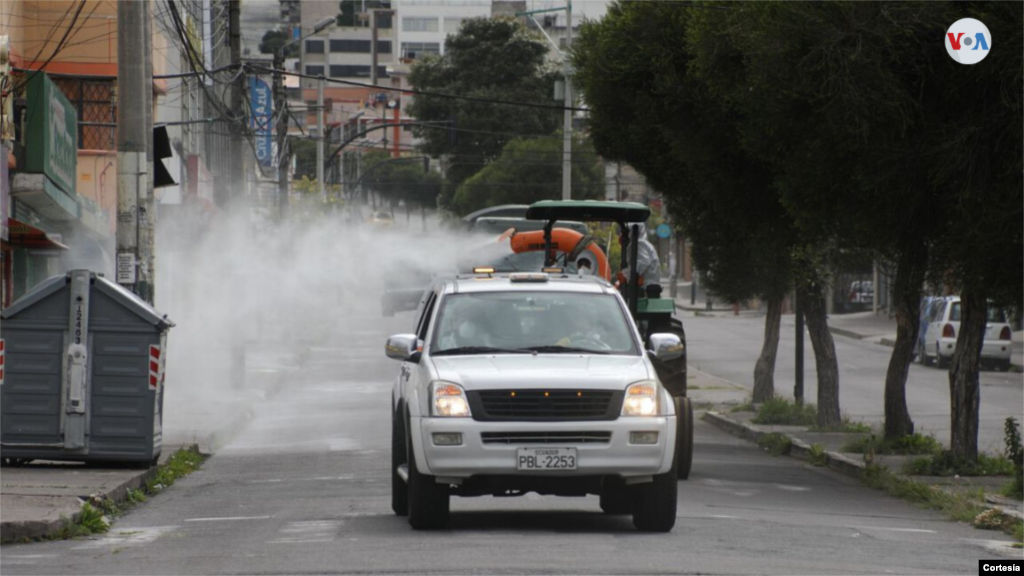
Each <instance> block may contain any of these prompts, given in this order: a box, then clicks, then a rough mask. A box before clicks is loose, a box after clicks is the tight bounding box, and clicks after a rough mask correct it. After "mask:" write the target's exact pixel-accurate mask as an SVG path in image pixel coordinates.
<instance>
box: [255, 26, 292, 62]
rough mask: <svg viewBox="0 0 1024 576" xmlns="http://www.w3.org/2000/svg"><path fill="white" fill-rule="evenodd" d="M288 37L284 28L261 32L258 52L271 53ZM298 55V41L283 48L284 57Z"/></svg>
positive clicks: (286, 40) (287, 39)
mask: <svg viewBox="0 0 1024 576" xmlns="http://www.w3.org/2000/svg"><path fill="white" fill-rule="evenodd" d="M289 40H290V38H289V37H288V31H287V30H286V29H284V28H277V29H270V30H267V31H266V32H264V33H263V38H262V39H260V46H259V50H260V54H273V53H275V52H277V51H278V49H280V48H281V46H283V45H284V44H285V43H286V42H288V41H289ZM298 56H299V43H298V42H296V43H295V44H292V45H290V46H288V47H287V48H285V49H284V57H285V58H297V57H298Z"/></svg>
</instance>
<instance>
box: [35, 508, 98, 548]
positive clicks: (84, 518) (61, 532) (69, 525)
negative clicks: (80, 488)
mask: <svg viewBox="0 0 1024 576" xmlns="http://www.w3.org/2000/svg"><path fill="white" fill-rule="evenodd" d="M60 523H61V526H60V529H58V530H57V532H55V533H54V534H51V535H50V536H49V537H48V538H46V539H47V540H70V539H72V538H82V537H84V536H90V535H92V534H103V533H104V532H106V531H107V530H110V522H109V520H108V519H107V517H106V516H105V515H104V513H103V511H102V510H100V509H98V508H95V507H94V506H93V505H92V504H89V503H88V502H84V503H82V509H81V510H80V511H79V512H78V517H77V518H75V519H74V520H72V519H70V518H68V517H67V516H61V518H60Z"/></svg>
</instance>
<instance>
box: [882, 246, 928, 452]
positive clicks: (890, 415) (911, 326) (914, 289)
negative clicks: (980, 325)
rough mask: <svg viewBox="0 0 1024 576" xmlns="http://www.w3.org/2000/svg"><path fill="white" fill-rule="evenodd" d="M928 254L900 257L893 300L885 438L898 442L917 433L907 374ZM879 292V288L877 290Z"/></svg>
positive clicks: (915, 251)
mask: <svg viewBox="0 0 1024 576" xmlns="http://www.w3.org/2000/svg"><path fill="white" fill-rule="evenodd" d="M926 258H927V252H926V249H925V247H924V246H923V245H921V246H915V247H914V248H913V249H910V250H907V251H905V252H904V253H903V255H901V256H900V261H899V264H898V266H897V268H896V281H895V282H894V285H893V294H892V297H893V299H894V300H895V301H896V344H895V345H894V346H893V350H892V356H890V358H889V370H888V371H887V372H886V373H885V437H886V439H896V438H900V437H903V436H908V435H910V434H913V433H914V421H913V420H911V419H910V412H909V411H908V410H907V371H909V370H910V362H911V361H912V360H913V358H914V348H915V347H916V346H917V338H918V332H919V331H920V321H921V304H920V303H921V283H922V282H924V273H925V266H926V264H927V262H926ZM876 289H877V287H876Z"/></svg>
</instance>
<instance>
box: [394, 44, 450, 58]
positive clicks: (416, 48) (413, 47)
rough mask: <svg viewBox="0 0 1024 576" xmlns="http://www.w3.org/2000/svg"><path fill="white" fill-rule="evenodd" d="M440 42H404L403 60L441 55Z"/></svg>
mask: <svg viewBox="0 0 1024 576" xmlns="http://www.w3.org/2000/svg"><path fill="white" fill-rule="evenodd" d="M440 53H441V44H440V43H438V42H402V58H418V57H419V56H421V55H423V54H440Z"/></svg>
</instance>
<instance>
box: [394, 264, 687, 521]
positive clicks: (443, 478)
mask: <svg viewBox="0 0 1024 576" xmlns="http://www.w3.org/2000/svg"><path fill="white" fill-rule="evenodd" d="M648 342H650V345H651V348H653V350H650V351H648V350H645V347H644V345H643V340H642V338H641V337H640V334H639V333H638V331H637V329H636V327H635V325H634V323H633V321H632V320H631V318H630V316H629V311H628V309H627V307H626V304H625V302H624V301H623V299H622V297H621V296H620V295H619V293H618V292H617V291H616V290H615V289H614V288H613V287H612V286H611V285H610V284H608V283H607V282H605V281H604V280H601V279H599V278H593V277H583V278H581V277H579V276H576V275H566V274H546V273H537V272H524V273H511V274H474V275H467V276H461V277H455V278H450V279H445V280H439V281H437V282H435V284H434V285H433V286H432V287H431V288H430V289H429V290H427V291H426V292H425V294H424V297H423V301H422V302H421V304H420V308H419V311H418V312H417V319H416V326H415V332H414V333H410V334H398V335H394V336H392V337H390V338H389V339H388V341H387V347H386V353H387V356H388V357H390V358H393V359H395V360H399V361H401V363H402V366H401V369H400V371H399V375H398V377H397V378H396V380H395V384H394V391H393V396H392V406H391V409H392V462H391V464H392V466H391V469H392V508H393V509H394V512H395V513H396V514H398V515H408V517H409V523H410V524H411V525H412V527H413V528H416V529H432V528H440V527H443V526H445V525H446V524H447V522H448V517H449V500H450V497H451V496H453V495H455V496H479V495H500V496H518V495H522V494H525V493H527V492H531V491H532V492H537V493H539V494H545V495H555V496H584V495H587V494H596V495H599V496H600V503H601V508H602V509H603V510H604V511H605V512H606V513H609V514H632V516H633V523H634V525H635V526H636V527H637V528H638V529H639V530H643V531H659V532H664V531H669V530H671V529H672V527H673V526H674V525H675V518H676V496H677V490H678V476H677V467H676V462H675V454H676V443H677V434H678V433H679V432H680V431H682V430H683V429H684V428H687V427H688V428H689V429H690V430H692V422H683V420H685V419H686V418H688V417H689V416H688V415H685V414H688V413H689V412H688V411H680V410H679V409H678V408H677V406H678V403H677V402H676V401H674V400H673V398H672V397H671V396H670V395H669V393H668V392H667V391H666V390H665V388H664V387H663V386H662V384H661V383H660V382H659V380H658V377H657V375H656V374H655V369H654V367H653V365H652V363H651V357H657V358H660V359H663V360H672V359H674V358H678V357H680V356H681V354H682V353H683V345H682V343H681V341H680V339H679V337H678V336H676V335H674V334H652V335H651V336H650V337H649V338H648ZM679 412H682V413H683V414H684V416H682V417H677V413H679Z"/></svg>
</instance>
